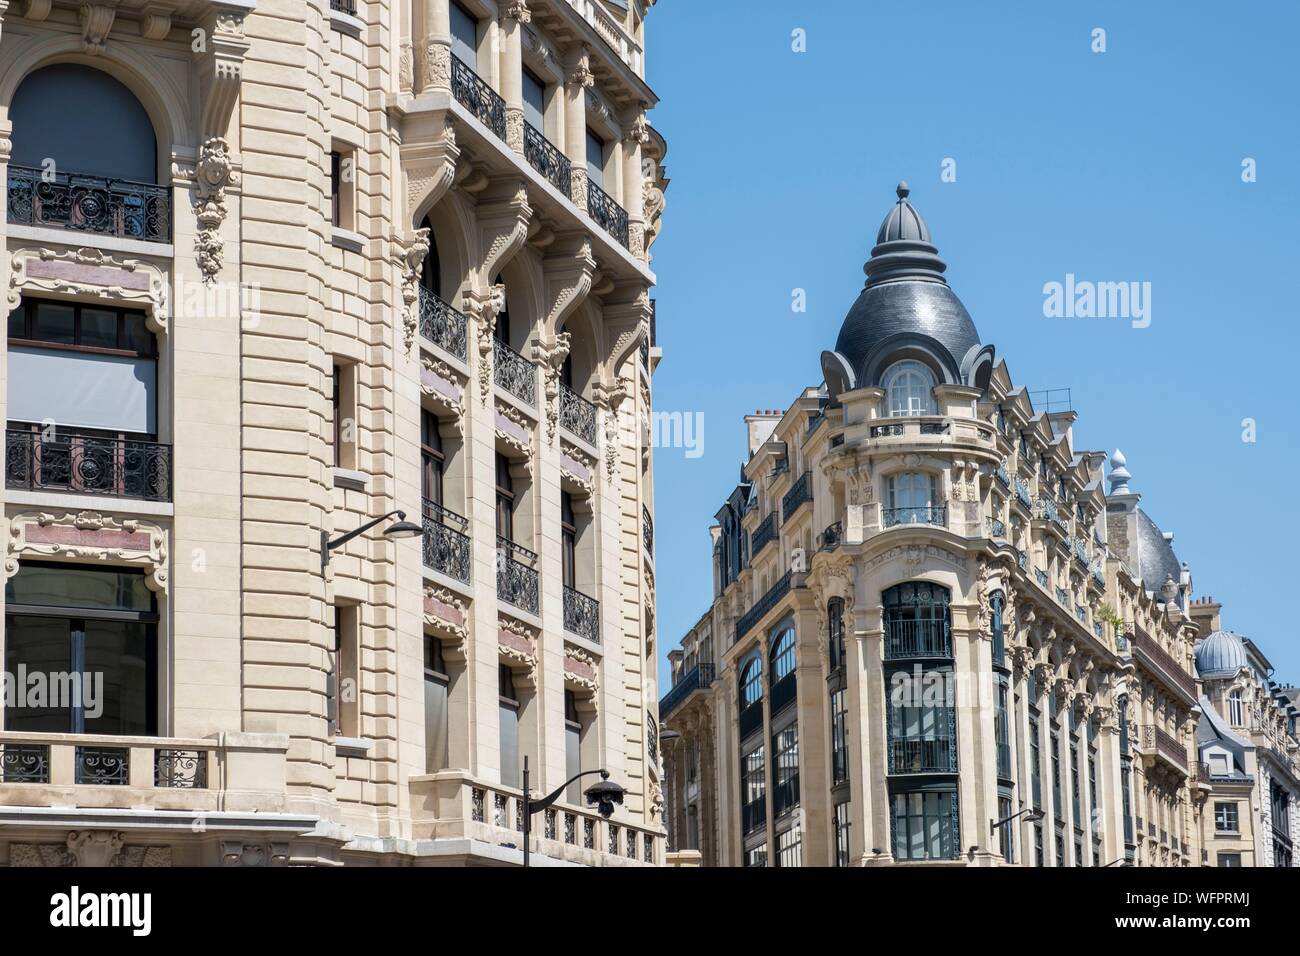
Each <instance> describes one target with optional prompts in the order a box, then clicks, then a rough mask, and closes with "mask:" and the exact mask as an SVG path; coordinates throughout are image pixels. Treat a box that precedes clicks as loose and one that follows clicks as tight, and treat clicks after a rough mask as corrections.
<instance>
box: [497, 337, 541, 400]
mask: <svg viewBox="0 0 1300 956" xmlns="http://www.w3.org/2000/svg"><path fill="white" fill-rule="evenodd" d="M492 380H493V381H494V382H496V383H497V384H498V385H500V386H501V387H502V388H504V389H505V390H506V391H507V392H509V393H510V394H511V395H513V396H514V397H515V398H517V399H519V400H520V401H521V402H523V403H524V404H526V405H532V406H534V407H536V405H537V366H536V365H534V364H533V363H532V362H530V361H528V359H526V358H524V357H523V356H522V355H520V354H519V353H518V352H516V351H515V350H514V349H512V348H511V347H510V346H508V345H506V343H504V342H502V341H501V340H500V339H497V340H496V341H494V342H493V343H492Z"/></svg>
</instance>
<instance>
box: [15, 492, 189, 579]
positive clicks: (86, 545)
mask: <svg viewBox="0 0 1300 956" xmlns="http://www.w3.org/2000/svg"><path fill="white" fill-rule="evenodd" d="M50 559H55V560H60V561H80V562H86V561H101V562H103V563H104V564H109V565H126V566H128V567H136V568H143V569H144V570H145V584H146V585H147V586H148V587H149V589H150V590H151V591H164V592H165V591H166V590H167V578H168V558H167V531H166V530H165V529H164V528H162V527H160V526H158V525H156V524H152V523H151V522H147V521H140V520H139V519H136V518H122V519H118V518H115V517H113V516H111V515H102V514H100V513H98V512H95V511H79V512H75V513H74V512H64V513H51V512H25V513H23V514H18V515H14V516H13V517H12V518H10V519H9V544H8V549H7V551H6V554H5V577H6V578H12V577H13V576H14V575H15V574H17V573H18V569H19V566H20V564H21V563H22V562H23V561H24V560H32V561H37V560H39V561H48V560H50Z"/></svg>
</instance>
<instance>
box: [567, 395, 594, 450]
mask: <svg viewBox="0 0 1300 956" xmlns="http://www.w3.org/2000/svg"><path fill="white" fill-rule="evenodd" d="M560 427H561V428H563V429H564V430H565V431H566V432H568V433H569V434H570V435H573V436H575V437H577V438H581V439H582V440H583V441H585V442H586V443H587V444H588V445H591V446H592V447H595V445H596V406H595V405H593V404H591V402H589V401H587V400H586V399H585V398H583V397H582V396H581V395H579V394H578V393H577V392H575V391H574V390H573V389H571V388H569V387H568V386H567V385H565V384H563V383H561V384H560Z"/></svg>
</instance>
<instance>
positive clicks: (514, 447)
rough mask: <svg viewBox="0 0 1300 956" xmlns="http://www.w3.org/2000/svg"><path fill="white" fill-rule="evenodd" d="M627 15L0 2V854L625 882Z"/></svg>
mask: <svg viewBox="0 0 1300 956" xmlns="http://www.w3.org/2000/svg"><path fill="white" fill-rule="evenodd" d="M652 5H653V0H631V2H628V3H620V2H607V0H528V2H523V0H496V2H494V0H394V2H390V0H328V2H327V0H177V2H174V3H153V2H145V0H112V2H107V0H106V2H104V3H99V2H97V0H89V2H75V3H74V2H68V0H18V2H0V29H2V31H3V33H2V36H0V163H3V164H5V166H4V168H5V172H6V175H7V182H8V203H7V217H6V219H5V221H4V223H3V225H2V226H0V241H3V244H4V246H5V249H6V252H7V259H8V263H9V268H8V269H7V270H6V275H7V276H8V294H9V305H10V308H11V309H12V310H13V311H12V312H11V315H10V319H9V324H8V330H7V336H8V337H7V339H6V345H5V348H4V349H2V350H0V355H2V356H3V363H4V364H3V368H2V371H3V378H4V380H5V388H3V389H0V395H3V396H4V398H3V399H0V400H4V401H5V402H6V407H7V418H6V421H7V423H8V429H7V440H6V482H5V488H4V492H3V494H4V505H5V507H4V513H5V525H6V529H7V534H6V536H5V539H6V542H7V549H6V555H5V573H6V581H7V586H6V591H5V615H6V624H5V630H4V636H3V641H2V644H3V650H4V657H5V669H6V673H7V674H8V673H11V672H13V673H16V672H17V671H19V670H20V669H21V670H22V671H23V673H24V674H25V675H27V676H30V675H33V674H41V673H55V672H61V673H68V674H72V675H74V676H75V675H80V674H82V673H85V674H88V675H91V678H94V675H99V679H102V687H101V689H100V692H97V693H95V694H88V695H81V696H77V695H73V696H71V697H69V698H68V699H66V700H62V701H59V700H55V699H54V698H53V697H51V698H50V699H48V700H45V699H42V700H40V701H37V700H36V699H35V698H32V697H28V698H24V699H22V700H19V699H17V697H15V698H14V699H13V700H12V701H10V700H8V699H7V706H6V707H5V709H4V715H3V718H2V719H0V758H2V764H0V863H8V864H10V865H20V864H27V863H34V862H44V863H67V862H77V863H106V862H107V863H115V864H119V865H154V864H166V863H169V862H170V863H187V864H188V863H203V864H216V863H226V864H244V865H258V864H268V865H269V864H277V863H290V862H291V863H322V864H331V865H334V864H352V863H356V864H375V863H385V864H393V863H397V864H420V865H423V864H433V863H465V862H469V863H475V862H484V863H494V862H496V863H514V862H518V861H519V860H520V858H521V852H520V850H519V845H520V833H519V830H520V827H521V824H522V814H521V812H520V804H521V786H522V778H521V774H520V765H521V763H523V762H524V761H527V762H528V766H529V769H530V771H531V774H530V784H531V787H532V790H533V793H534V795H536V794H538V793H539V792H540V793H545V792H548V791H551V790H553V789H555V788H557V787H559V786H561V785H562V784H564V783H565V782H566V780H568V779H569V777H570V776H572V774H573V773H574V772H575V770H576V769H579V768H580V769H581V770H594V769H597V768H604V769H606V770H607V771H608V773H609V774H610V779H611V780H612V781H613V782H615V783H618V784H619V785H621V786H623V787H624V788H626V795H625V798H624V802H623V804H622V805H621V806H620V807H618V808H617V809H616V811H615V812H614V815H613V816H612V817H611V818H609V819H605V818H604V817H602V816H600V815H599V814H597V813H595V812H594V811H593V810H592V808H590V807H588V806H587V805H586V804H585V802H584V800H583V795H582V788H583V787H584V786H585V785H586V783H588V782H590V781H591V780H592V779H594V778H588V779H587V780H585V781H580V782H579V783H577V784H575V785H574V786H573V787H571V788H570V789H569V790H568V791H566V794H565V796H564V797H563V798H562V799H561V801H560V802H559V803H558V804H556V806H555V807H554V808H552V809H551V810H550V811H547V812H545V813H539V814H538V815H537V817H536V819H535V820H534V821H533V833H534V841H533V846H532V849H533V852H534V854H535V856H534V860H535V861H536V862H538V863H544V862H570V863H587V864H596V865H614V864H617V865H628V864H631V863H636V864H639V865H644V864H646V863H655V862H658V861H659V860H660V859H661V856H662V851H663V837H662V826H661V820H660V817H659V813H660V807H661V795H660V794H661V791H660V781H659V772H660V771H659V767H658V742H657V732H656V728H655V715H654V714H655V710H656V706H655V702H656V698H657V691H656V673H655V661H656V654H655V653H654V617H653V607H654V574H653V531H652V529H653V524H652V522H653V510H654V503H653V495H652V474H651V470H650V456H649V449H648V447H647V441H646V439H645V437H644V435H645V429H643V428H642V427H640V423H641V422H643V421H644V420H646V418H647V417H648V415H649V409H650V372H651V370H652V367H653V364H654V363H655V362H656V361H657V358H658V351H657V350H656V349H653V348H651V343H650V341H649V337H650V332H651V327H652V326H651V323H652V318H653V303H652V302H651V300H650V298H649V293H650V289H651V287H652V285H653V283H654V275H653V272H652V271H651V267H650V248H651V245H652V243H653V242H654V240H655V238H656V235H657V233H658V231H659V221H660V220H659V217H660V213H661V211H662V209H663V189H664V187H665V186H666V183H667V180H666V178H665V175H664V167H663V159H664V154H665V151H666V147H665V143H664V140H663V139H662V137H660V136H659V134H658V133H657V132H656V131H655V130H654V129H653V128H652V127H651V126H650V125H649V123H648V120H647V112H648V111H649V110H650V109H651V108H652V107H653V106H654V105H655V102H656V98H655V95H654V93H653V91H652V90H650V88H649V87H648V86H647V85H646V83H645V79H644V29H643V19H644V17H645V15H646V13H647V10H648V8H649V7H650V6H652ZM399 511H400V512H402V513H403V514H402V515H398V514H394V512H399ZM403 517H404V519H405V521H403ZM376 519H379V520H378V522H377V524H375V525H373V526H371V527H367V525H368V524H369V523H370V522H373V521H375V520H376ZM360 528H366V530H365V531H364V532H362V533H361V534H359V535H356V536H349V535H350V533H351V532H353V531H355V530H357V529H360ZM24 680H26V678H24ZM24 686H26V685H24ZM92 698H93V699H92Z"/></svg>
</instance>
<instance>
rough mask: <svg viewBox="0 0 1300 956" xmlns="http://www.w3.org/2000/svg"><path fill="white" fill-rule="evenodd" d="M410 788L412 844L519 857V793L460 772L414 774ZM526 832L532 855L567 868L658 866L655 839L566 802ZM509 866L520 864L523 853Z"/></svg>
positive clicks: (650, 832) (537, 819) (538, 816)
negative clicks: (445, 844) (474, 846)
mask: <svg viewBox="0 0 1300 956" xmlns="http://www.w3.org/2000/svg"><path fill="white" fill-rule="evenodd" d="M410 787H411V806H412V813H411V824H412V827H413V829H414V832H415V837H416V839H418V840H429V839H435V838H436V839H438V840H440V841H441V840H447V841H453V842H462V843H463V842H468V841H471V840H473V841H477V842H480V843H485V844H487V845H488V846H491V847H496V848H506V849H507V850H516V852H518V850H519V848H520V844H521V842H522V840H523V829H524V815H523V800H524V795H523V792H522V791H520V790H516V789H514V788H513V787H506V786H501V785H498V784H489V783H482V782H479V781H477V780H475V779H474V778H473V777H471V776H470V775H469V774H468V773H467V772H466V771H464V770H444V771H442V772H441V773H437V774H424V775H419V776H416V777H413V778H412V779H411V783H410ZM531 829H532V840H533V842H532V844H531V847H530V849H531V852H532V853H534V854H537V855H540V856H547V857H550V858H552V859H556V860H563V861H565V862H567V863H572V864H581V865H586V866H636V865H644V864H649V865H653V864H656V863H659V862H661V861H660V840H661V837H660V834H658V833H656V832H655V831H653V830H648V829H642V828H639V827H634V826H630V825H629V824H627V823H626V822H619V823H610V822H609V821H607V820H605V819H604V818H603V817H601V816H600V814H598V813H597V812H595V811H594V810H588V809H586V808H583V807H577V806H573V805H569V804H567V803H565V802H560V803H558V804H556V806H555V807H554V808H552V809H550V810H547V811H545V812H543V813H539V814H536V815H535V816H534V817H533V824H532V828H531ZM504 862H506V863H509V862H510V860H508V859H507V860H505V861H504ZM514 862H516V863H522V862H523V860H522V854H521V855H520V856H519V857H516V858H515V861H514Z"/></svg>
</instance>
